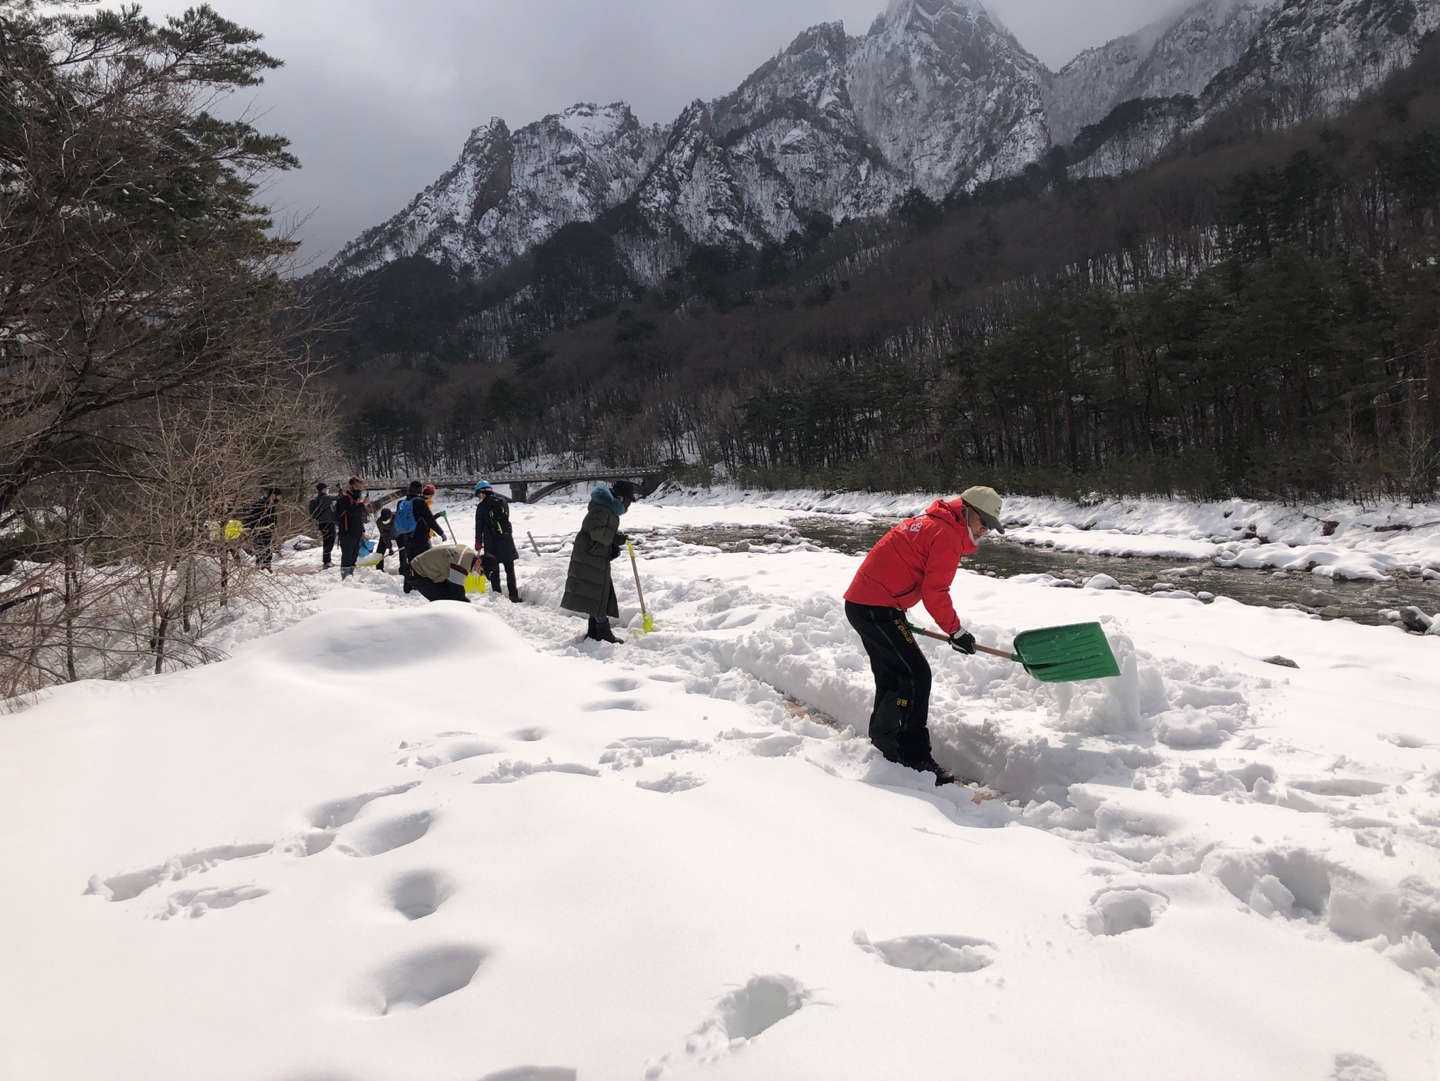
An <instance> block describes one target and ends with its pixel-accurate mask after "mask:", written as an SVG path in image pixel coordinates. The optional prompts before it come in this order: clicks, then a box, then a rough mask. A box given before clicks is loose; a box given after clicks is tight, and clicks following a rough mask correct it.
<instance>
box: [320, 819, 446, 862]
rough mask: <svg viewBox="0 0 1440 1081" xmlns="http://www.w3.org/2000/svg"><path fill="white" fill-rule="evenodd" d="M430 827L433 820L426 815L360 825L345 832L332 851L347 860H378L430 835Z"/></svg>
mask: <svg viewBox="0 0 1440 1081" xmlns="http://www.w3.org/2000/svg"><path fill="white" fill-rule="evenodd" d="M433 823H434V818H433V816H432V815H431V814H430V812H429V811H417V812H415V813H414V814H408V815H403V816H401V817H399V818H388V819H385V820H383V821H380V822H367V823H363V824H362V825H360V826H357V827H355V828H354V829H352V830H347V831H346V832H347V835H346V837H345V839H344V840H343V841H341V842H340V843H339V844H337V845H336V846H335V851H337V852H343V853H344V854H345V855H347V856H379V855H381V854H382V853H385V852H393V851H394V850H395V849H397V848H403V847H404V846H405V845H408V844H414V843H415V842H416V841H418V840H420V838H421V837H424V836H425V834H427V833H429V832H430V827H431V825H432V824H433Z"/></svg>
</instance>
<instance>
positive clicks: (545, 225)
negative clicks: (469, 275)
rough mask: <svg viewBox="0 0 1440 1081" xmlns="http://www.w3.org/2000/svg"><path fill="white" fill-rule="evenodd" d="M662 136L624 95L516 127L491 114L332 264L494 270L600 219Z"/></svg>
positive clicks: (628, 190)
mask: <svg viewBox="0 0 1440 1081" xmlns="http://www.w3.org/2000/svg"><path fill="white" fill-rule="evenodd" d="M660 140H661V133H660V131H659V130H658V129H656V128H654V127H646V126H644V125H642V124H641V123H640V122H639V121H638V120H636V119H635V115H634V114H633V113H632V112H631V111H630V107H629V106H628V105H626V104H624V103H623V102H621V103H617V104H614V105H608V106H605V107H603V108H602V107H599V106H596V105H588V104H585V105H573V106H571V107H570V108H569V109H566V110H565V111H564V112H563V113H560V114H558V115H554V116H547V117H545V119H543V120H539V121H537V122H535V123H533V124H529V125H527V126H526V127H523V128H521V129H520V130H519V131H517V132H513V133H512V132H511V131H510V129H509V128H508V127H506V125H505V122H504V121H503V120H500V119H499V118H496V119H493V120H491V121H490V123H489V125H488V126H486V127H483V128H476V129H475V130H474V131H473V132H471V134H470V138H469V139H468V140H467V141H466V143H465V148H464V150H462V151H461V153H460V160H459V161H457V162H456V163H455V164H454V165H453V166H451V167H450V169H449V170H448V171H447V172H446V173H445V174H444V175H443V176H441V177H440V179H439V180H437V181H435V183H433V184H431V185H430V186H429V187H428V188H426V189H425V190H424V191H423V192H421V193H420V194H419V195H417V196H416V197H415V199H414V200H413V201H412V202H411V203H410V205H409V206H408V207H406V208H405V209H404V210H403V211H401V212H400V213H399V214H397V215H396V216H395V217H393V218H391V219H390V221H388V222H386V223H385V224H383V225H379V226H376V227H375V228H373V229H370V230H368V231H367V232H365V233H364V234H362V235H361V236H360V237H358V238H357V239H356V240H354V241H352V242H351V243H349V244H347V245H346V246H345V247H344V248H343V249H342V250H341V252H340V254H339V255H337V256H336V257H335V260H334V261H333V263H332V266H334V267H337V268H343V269H344V270H345V272H347V273H350V274H363V273H365V272H366V271H369V270H373V269H375V268H376V267H378V266H381V265H382V264H384V263H387V262H390V261H391V260H393V259H397V258H401V257H404V256H410V255H420V256H424V257H425V258H428V259H431V260H434V261H435V262H449V263H451V264H452V265H454V266H457V267H458V266H468V267H471V268H473V270H474V271H475V272H476V273H478V274H481V275H484V274H488V273H490V272H492V271H495V270H498V269H500V268H501V267H503V266H506V265H507V264H509V263H510V262H511V261H513V260H514V259H515V258H517V257H518V256H520V255H523V254H524V253H525V252H526V251H528V250H529V249H530V248H532V247H533V246H534V245H536V244H538V243H540V242H541V241H543V240H546V239H547V238H548V237H550V236H551V235H553V234H554V232H555V231H556V230H557V229H559V228H560V227H561V226H562V225H567V224H569V223H570V222H577V221H593V220H594V219H595V218H597V217H598V216H599V215H600V214H602V213H603V212H604V211H606V210H608V209H609V208H610V207H612V206H615V205H616V204H618V203H621V202H623V201H624V200H626V199H628V198H629V197H630V196H631V195H632V194H634V192H635V189H636V187H637V186H638V185H639V183H640V180H641V178H642V177H643V176H644V175H645V173H646V172H647V170H648V169H649V168H650V165H651V163H652V162H653V161H654V158H655V155H656V153H657V152H658V151H659V148H660Z"/></svg>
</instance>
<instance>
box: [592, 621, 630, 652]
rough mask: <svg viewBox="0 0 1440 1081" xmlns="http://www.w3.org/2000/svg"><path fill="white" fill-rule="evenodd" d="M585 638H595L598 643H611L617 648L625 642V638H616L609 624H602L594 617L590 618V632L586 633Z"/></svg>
mask: <svg viewBox="0 0 1440 1081" xmlns="http://www.w3.org/2000/svg"><path fill="white" fill-rule="evenodd" d="M585 637H586V638H593V639H595V641H597V642H610V643H611V644H612V645H617V646H618V645H619V644H620V643H621V642H623V641H624V639H623V638H616V637H615V632H614V631H612V630H611V629H610V624H609V623H608V622H606V623H601V622H600V621H599V620H598V619H596V618H595V617H594V616H591V617H590V630H589V631H588V632H587V633H586V635H585Z"/></svg>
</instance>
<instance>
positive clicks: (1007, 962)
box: [0, 496, 1440, 1081]
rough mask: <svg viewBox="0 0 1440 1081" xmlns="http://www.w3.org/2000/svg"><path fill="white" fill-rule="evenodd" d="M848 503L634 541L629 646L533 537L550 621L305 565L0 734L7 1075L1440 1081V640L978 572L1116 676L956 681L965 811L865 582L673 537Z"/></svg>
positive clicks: (647, 510) (712, 505)
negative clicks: (586, 635) (218, 650)
mask: <svg viewBox="0 0 1440 1081" xmlns="http://www.w3.org/2000/svg"><path fill="white" fill-rule="evenodd" d="M1012 506H1013V504H1012ZM817 509H821V508H817V507H813V506H811V507H783V506H772V505H767V504H765V503H764V502H763V501H762V500H759V499H753V500H745V501H737V502H734V503H721V502H719V501H717V500H716V499H715V498H714V497H713V496H712V497H711V500H710V502H709V503H708V504H707V505H701V500H700V499H698V498H695V499H687V498H686V497H672V498H668V499H665V500H662V501H661V504H660V505H657V504H654V503H650V502H642V503H640V504H638V505H637V506H636V507H635V508H634V510H633V511H632V512H631V515H629V516H627V520H626V523H625V525H626V527H627V528H630V529H632V530H633V531H635V532H636V534H637V536H638V537H639V538H640V540H641V567H642V573H643V574H644V576H645V587H646V599H647V601H648V602H649V604H650V608H651V610H652V612H653V614H654V617H655V621H656V628H657V629H656V631H655V632H654V633H653V634H650V635H645V636H641V637H634V638H632V640H631V641H630V642H628V643H627V644H625V645H623V646H619V647H611V646H604V645H598V644H595V643H587V642H584V641H583V640H581V637H580V636H581V634H582V633H583V629H584V622H583V620H580V619H578V618H574V617H571V616H569V615H568V614H566V613H563V612H561V611H560V610H559V609H558V601H559V597H560V594H561V592H562V589H563V582H564V573H565V563H566V558H565V553H564V551H563V549H564V548H565V547H566V543H565V542H566V541H568V537H569V535H570V534H571V533H573V530H574V528H575V527H576V525H577V524H578V521H579V518H580V516H581V514H582V513H583V507H582V505H581V504H580V503H579V502H574V501H571V502H562V503H548V502H547V503H542V504H539V505H537V506H533V507H516V508H515V509H514V518H515V523H516V526H517V528H518V530H519V532H520V533H521V535H522V536H523V534H524V533H525V532H527V531H529V532H533V533H534V535H535V538H536V540H537V542H538V543H539V545H540V547H541V549H542V551H544V552H545V554H544V555H542V556H538V557H537V556H536V555H535V554H534V552H533V551H532V550H530V549H529V548H528V541H527V548H526V558H525V559H523V560H522V561H521V563H520V564H519V572H520V577H521V589H522V592H523V593H524V594H525V601H526V603H524V604H519V605H512V604H510V603H508V602H506V601H504V600H503V599H501V598H497V597H495V596H494V595H487V596H486V597H483V598H477V602H476V603H475V604H473V605H471V606H461V605H455V604H435V605H427V604H425V603H424V602H423V601H419V600H416V599H414V598H410V597H405V596H404V595H403V594H402V593H401V592H400V590H399V586H398V583H397V581H396V580H395V579H394V578H391V577H389V576H386V575H383V574H381V573H379V572H377V571H362V572H361V573H359V574H358V575H357V576H356V578H355V579H353V580H352V581H351V582H349V583H347V584H345V585H343V586H341V585H339V584H338V583H336V582H334V581H333V580H331V579H329V578H328V577H327V578H322V577H321V576H319V575H303V574H300V575H295V576H293V584H291V585H290V586H288V589H289V595H290V597H291V598H292V599H291V600H290V601H288V602H286V603H284V604H279V603H277V604H274V605H272V607H271V608H270V609H268V610H266V611H264V612H259V611H257V612H255V613H254V614H253V615H251V616H249V617H248V618H246V619H240V620H236V621H234V622H233V623H231V624H230V625H229V627H228V629H227V631H226V633H227V634H228V635H229V636H230V637H229V638H228V639H227V642H226V645H228V646H229V647H230V649H231V652H232V659H230V660H228V661H225V662H222V663H218V664H214V665H211V666H208V667H206V668H202V669H196V670H192V671H188V672H179V673H172V674H167V675H162V676H159V677H152V678H147V679H142V680H137V681H134V682H130V683H121V684H115V683H98V682H89V683H80V684H76V685H72V686H69V687H65V688H62V689H60V690H58V691H55V692H54V693H52V694H50V695H48V696H47V697H46V698H45V699H44V700H43V701H41V702H39V703H38V704H37V705H34V706H32V707H31V708H28V709H25V710H23V711H20V712H17V713H13V714H11V715H8V716H3V717H0V861H3V864H4V866H5V867H6V868H7V869H8V871H9V875H8V877H7V880H6V881H7V886H8V888H7V889H6V890H4V891H0V958H3V964H0V1077H3V1078H5V1079H6V1081H32V1079H50V1078H59V1079H67V1081H68V1079H70V1078H90V1077H97V1078H98V1077H103V1078H106V1079H107V1081H124V1079H131V1078H134V1079H141V1078H143V1079H146V1081H163V1079H169V1078H175V1079H186V1081H191V1079H194V1078H206V1079H211V1078H213V1079H230V1078H235V1079H241V1078H244V1079H265V1081H301V1079H306V1081H320V1079H325V1081H392V1079H410V1078H414V1079H416V1081H421V1079H424V1081H452V1079H453V1081H475V1079H477V1078H488V1079H490V1081H499V1079H505V1081H562V1079H575V1078H578V1079H610V1078H616V1079H621V1078H623V1079H639V1078H647V1077H648V1078H665V1079H671V1078H687V1077H714V1078H722V1077H723V1078H746V1079H758V1078H776V1079H786V1081H794V1079H806V1078H817V1079H819V1078H825V1079H835V1078H856V1079H862V1078H863V1079H867V1081H871V1079H875V1078H889V1077H895V1078H902V1077H920V1076H926V1077H968V1076H971V1075H976V1076H986V1077H995V1078H1001V1077H1003V1078H1031V1077H1036V1078H1038V1077H1053V1078H1066V1079H1096V1081H1100V1079H1105V1081H1114V1079H1117V1078H1126V1079H1128V1078H1149V1077H1227V1078H1253V1079H1256V1081H1260V1079H1264V1081H1272V1079H1292V1078H1293V1079H1297V1081H1299V1079H1314V1081H1326V1079H1338V1081H1374V1079H1377V1078H1386V1079H1388V1081H1431V1079H1433V1078H1434V1077H1436V1076H1440V954H1437V952H1436V951H1437V948H1440V664H1437V663H1436V662H1437V660H1440V638H1437V637H1435V636H1427V637H1419V636H1415V635H1407V634H1405V633H1404V632H1403V631H1400V630H1398V629H1395V628H1392V627H1361V626H1356V625H1354V624H1350V623H1347V622H1343V621H1336V622H1322V621H1319V620H1313V619H1309V618H1307V617H1306V616H1304V615H1303V614H1301V613H1298V612H1294V611H1285V610H1271V609H1264V608H1253V607H1246V606H1243V605H1240V604H1237V603H1233V602H1229V601H1226V600H1225V599H1223V598H1222V599H1219V600H1216V601H1215V602H1214V603H1213V604H1210V605H1202V604H1199V603H1197V602H1193V601H1183V600H1176V599H1169V598H1159V597H1152V596H1144V595H1140V594H1135V593H1124V592H1120V591H1117V590H1098V589H1071V590H1059V589H1051V588H1045V587H1044V586H1043V585H1041V584H1040V583H1038V582H1035V581H1025V580H996V579H991V578H986V577H983V576H980V575H976V574H972V573H962V574H961V575H960V576H959V577H958V578H957V581H956V584H955V587H954V597H955V601H956V605H957V607H958V609H959V610H960V613H961V616H962V618H963V619H964V620H965V622H966V623H967V625H968V626H969V627H970V628H971V629H973V630H974V631H975V633H976V634H977V636H978V637H979V638H980V639H981V640H982V641H987V642H995V643H1004V642H1006V641H1008V640H1009V639H1010V637H1011V636H1012V635H1013V634H1014V633H1015V632H1016V631H1017V630H1019V629H1023V628H1027V627H1033V626H1043V625H1049V624H1056V623H1067V622H1075V621H1080V620H1090V619H1099V620H1101V621H1102V622H1104V623H1105V624H1106V626H1107V630H1108V632H1109V635H1110V638H1111V641H1112V644H1113V645H1114V647H1115V649H1116V652H1117V654H1118V656H1119V657H1120V659H1121V662H1122V669H1123V674H1122V676H1121V677H1120V678H1119V679H1116V680H1109V681H1104V682H1102V683H1095V684H1087V685H1077V686H1074V687H1066V686H1047V685H1042V684H1039V683H1037V682H1035V681H1034V680H1032V679H1030V678H1029V677H1027V676H1026V675H1025V674H1024V673H1023V671H1021V670H1019V669H1018V666H1015V665H1012V664H1011V663H1010V662H1007V661H1003V660H999V659H995V658H981V657H976V658H962V657H958V656H956V655H954V654H951V653H950V652H949V651H948V650H946V649H945V648H944V647H943V646H939V645H936V644H934V643H931V644H930V646H933V647H934V648H932V649H931V651H930V655H931V658H932V663H933V665H934V668H935V672H936V685H935V693H934V700H933V704H932V729H933V731H934V733H935V737H936V745H937V750H936V754H937V757H938V758H939V759H940V760H941V761H942V762H943V763H945V764H947V765H949V766H951V767H953V768H955V769H956V770H957V771H960V772H963V773H966V774H969V775H971V776H974V777H977V778H978V779H980V780H983V781H985V782H987V783H989V784H990V785H992V786H993V787H995V788H997V789H999V790H1001V791H1003V792H1004V793H1006V795H1007V796H1008V797H1009V800H1010V802H1008V803H1007V802H1003V801H992V802H987V803H982V804H978V805H977V804H974V803H972V802H971V800H970V793H969V792H968V791H967V790H965V789H961V788H957V787H952V788H949V789H946V790H937V789H935V788H934V787H933V786H932V785H931V784H929V783H928V781H927V780H926V779H925V778H923V777H921V776H919V775H916V774H914V773H912V772H910V771H908V770H904V769H901V768H899V767H897V766H894V765H891V764H889V763H886V762H884V761H883V760H882V759H879V758H878V756H877V755H876V754H875V753H874V752H873V751H872V750H871V748H870V747H869V744H868V742H867V741H866V740H865V739H864V738H862V737H859V736H857V735H856V734H855V729H856V728H861V729H863V726H864V721H865V717H866V715H867V714H868V711H869V706H870V694H871V684H870V679H869V674H868V670H867V667H866V662H865V659H864V657H863V654H862V653H861V651H860V649H859V645H858V641H857V639H856V638H855V637H854V635H853V634H852V633H851V632H850V630H849V628H848V626H847V625H846V623H845V621H844V617H843V614H842V610H841V602H840V599H839V597H840V594H841V592H842V591H843V589H844V587H845V585H846V584H847V583H848V581H849V578H850V576H851V575H852V574H853V572H854V568H855V566H856V564H857V562H858V560H857V559H856V558H855V557H850V556H845V555H842V554H839V553H836V552H829V551H813V550H807V549H806V548H805V547H803V546H800V545H795V544H777V545H770V546H766V549H765V550H763V551H762V550H759V549H756V550H752V551H750V552H721V551H719V550H718V549H715V548H706V547H697V546H694V545H688V544H684V543H681V542H680V541H679V540H678V539H676V538H673V537H668V536H666V535H665V534H664V532H663V529H665V528H669V527H678V526H681V525H693V524H720V523H729V524H745V525H760V526H764V525H771V524H774V525H776V526H777V527H779V526H782V525H783V524H784V523H785V522H786V521H788V520H789V518H790V517H793V516H794V514H795V513H798V512H799V511H807V512H810V511H814V510H817ZM828 509H832V510H834V511H837V512H847V513H851V514H857V515H858V514H893V513H901V512H903V510H906V509H911V508H909V507H906V508H902V507H900V506H898V505H897V506H895V507H893V508H890V509H883V508H877V507H874V506H870V507H861V506H857V507H854V508H848V509H847V508H844V507H833V508H828ZM1017 513H1019V512H1017ZM1025 513H1028V514H1031V515H1032V516H1033V517H1034V518H1036V519H1037V520H1038V519H1039V518H1040V517H1041V513H1040V508H1039V507H1038V506H1037V507H1033V508H1031V509H1030V510H1029V511H1027V512H1025ZM462 514H464V515H466V517H465V518H463V519H462V517H461V515H462ZM451 517H452V518H453V519H454V520H455V522H456V524H457V525H460V526H461V534H462V539H467V538H465V536H464V534H465V531H466V527H468V524H469V523H468V511H466V510H464V509H463V505H457V506H456V507H455V508H454V510H453V512H452V514H451ZM1060 517H1062V516H1061V514H1060V513H1059V512H1056V519H1057V520H1056V521H1055V522H1054V523H1053V524H1036V525H1034V526H1033V528H1036V529H1040V528H1045V529H1054V530H1055V531H1057V532H1060V531H1063V529H1065V528H1071V527H1072V526H1073V523H1070V522H1067V521H1059V520H1058V519H1059V518H1060ZM1107 521H1108V520H1107ZM1117 521H1118V520H1117ZM1096 528H1107V529H1108V528H1111V526H1110V525H1104V526H1097V527H1096ZM1176 528H1177V535H1178V527H1176ZM650 530H658V531H657V532H649V531H650ZM1114 530H1115V532H1117V533H1119V532H1121V530H1120V528H1119V525H1118V524H1116V525H1115V526H1114ZM1095 531H1096V529H1095V528H1092V529H1090V530H1088V531H1087V530H1080V529H1079V528H1078V527H1076V532H1077V533H1083V532H1092V533H1093V532H1095ZM1410 532H1411V533H1412V534H1413V533H1415V532H1416V531H1415V530H1411V531H1410ZM1335 535H1336V536H1338V535H1339V530H1338V529H1337V530H1336V532H1335ZM1380 536H1382V537H1383V536H1389V535H1388V534H1381V535H1380ZM1321 539H1322V540H1328V539H1329V538H1321ZM1273 543H1281V542H1280V541H1274V542H1273ZM555 549H561V550H559V551H556V550H555ZM317 562H318V557H317V555H316V554H315V553H313V552H299V553H294V554H291V555H287V557H286V558H285V560H284V569H287V570H292V569H293V570H299V569H304V568H306V567H307V566H309V565H311V564H314V563H317ZM628 569H629V568H628V561H624V560H622V561H621V562H620V563H618V564H616V570H617V582H618V585H619V590H620V595H621V602H622V609H623V612H622V622H624V623H625V624H626V625H627V626H628V627H629V628H630V630H629V631H628V632H626V633H627V634H633V633H634V631H635V630H636V629H638V625H639V612H638V608H637V607H636V604H635V593H634V587H633V585H632V584H631V582H630V578H629V575H628ZM277 577H278V578H283V577H284V576H277ZM917 616H918V617H919V618H920V619H921V620H922V621H923V614H921V613H917ZM927 648H929V647H927ZM1276 654H1279V655H1283V656H1284V657H1286V658H1289V659H1290V660H1292V661H1293V662H1294V663H1295V664H1297V665H1298V668H1287V667H1279V666H1276V665H1274V664H1271V663H1266V661H1265V658H1268V657H1271V656H1273V655H1276Z"/></svg>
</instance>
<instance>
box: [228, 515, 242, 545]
mask: <svg viewBox="0 0 1440 1081" xmlns="http://www.w3.org/2000/svg"><path fill="white" fill-rule="evenodd" d="M244 532H245V527H244V526H243V525H241V524H240V520H239V519H238V518H231V519H230V520H229V521H228V522H226V523H225V539H226V540H227V541H237V540H239V539H240V535H241V534H242V533H244Z"/></svg>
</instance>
